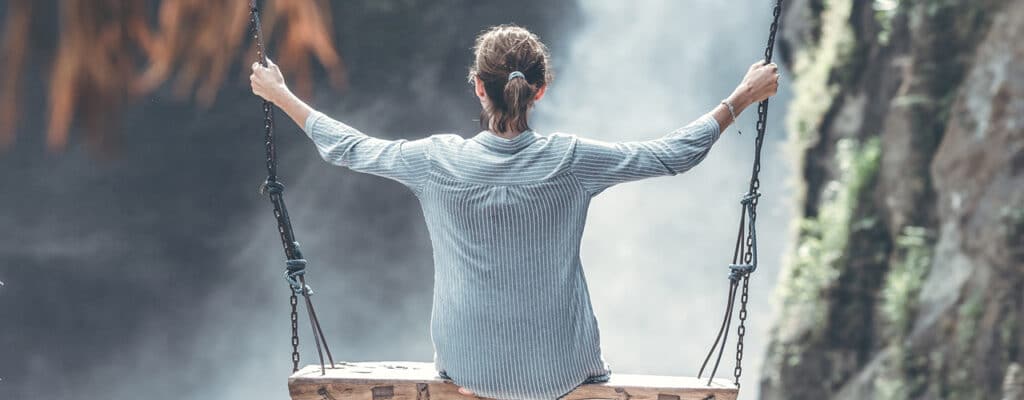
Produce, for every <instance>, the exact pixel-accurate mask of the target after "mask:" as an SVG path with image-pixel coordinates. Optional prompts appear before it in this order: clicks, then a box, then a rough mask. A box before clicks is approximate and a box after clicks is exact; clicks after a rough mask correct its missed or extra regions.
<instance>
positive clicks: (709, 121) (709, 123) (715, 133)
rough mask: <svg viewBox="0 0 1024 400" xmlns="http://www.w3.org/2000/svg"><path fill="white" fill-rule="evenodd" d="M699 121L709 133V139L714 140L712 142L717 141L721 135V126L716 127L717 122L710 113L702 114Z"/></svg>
mask: <svg viewBox="0 0 1024 400" xmlns="http://www.w3.org/2000/svg"><path fill="white" fill-rule="evenodd" d="M701 119H703V120H704V121H701V122H702V123H703V124H704V126H705V127H706V128H707V129H708V130H710V131H711V137H712V138H714V140H718V137H719V136H720V135H721V134H722V129H721V126H720V125H718V120H717V119H715V117H714V116H713V115H711V114H710V113H708V114H704V116H702V117H701Z"/></svg>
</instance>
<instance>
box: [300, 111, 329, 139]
mask: <svg viewBox="0 0 1024 400" xmlns="http://www.w3.org/2000/svg"><path fill="white" fill-rule="evenodd" d="M323 116H324V114H323V113H321V112H319V111H316V110H313V112H311V113H309V116H307V117H306V122H305V124H303V126H302V131H303V132H305V133H306V136H309V138H310V139H312V138H313V125H315V124H316V121H317V120H318V119H320V118H321V117H323Z"/></svg>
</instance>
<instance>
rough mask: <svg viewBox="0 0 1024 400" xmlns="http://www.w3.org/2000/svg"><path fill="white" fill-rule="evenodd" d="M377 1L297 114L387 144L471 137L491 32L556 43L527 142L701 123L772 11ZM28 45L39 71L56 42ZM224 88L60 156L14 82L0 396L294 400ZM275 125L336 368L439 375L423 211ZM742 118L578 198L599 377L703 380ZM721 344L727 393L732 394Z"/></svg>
mask: <svg viewBox="0 0 1024 400" xmlns="http://www.w3.org/2000/svg"><path fill="white" fill-rule="evenodd" d="M374 4H375V6H355V5H347V4H346V5H332V8H333V14H334V16H335V20H336V27H337V30H338V32H337V34H336V39H337V41H338V47H339V50H340V53H341V54H342V55H343V57H345V58H346V62H347V64H348V66H349V68H350V81H351V82H352V85H351V87H350V88H349V89H348V90H347V91H346V92H344V93H338V92H333V91H331V90H329V89H328V88H327V86H326V85H323V86H322V87H318V89H317V91H316V94H315V97H314V98H312V99H310V103H311V104H313V105H314V106H315V107H316V108H318V109H320V110H321V111H324V112H325V113H327V114H328V115H330V116H332V117H334V118H337V119H340V120H343V121H345V122H346V123H349V124H350V125H352V126H354V127H357V128H359V129H361V130H363V131H364V132H366V133H368V134H371V135H376V136H379V137H384V138H418V137H423V136H426V135H429V134H432V133H444V132H453V133H459V134H461V135H463V136H467V137H468V136H471V135H472V134H475V133H476V132H477V131H478V129H479V128H478V127H477V125H476V121H474V120H473V119H474V118H476V117H477V114H478V111H479V109H478V107H479V106H478V103H477V102H476V99H475V98H474V97H473V96H472V93H471V91H470V88H469V86H468V85H467V84H466V83H465V73H466V67H467V66H468V63H469V61H470V59H471V55H470V47H471V46H472V41H473V37H474V35H475V33H476V32H478V31H480V30H481V29H484V28H485V27H487V26H489V25H493V24H498V23H506V22H515V23H520V24H522V25H524V26H527V27H528V28H530V29H531V30H533V31H535V32H537V33H538V34H539V35H540V36H541V38H542V39H543V40H544V41H545V42H546V43H547V44H548V45H549V47H551V50H552V53H553V60H554V68H555V74H556V78H555V81H554V83H553V84H552V86H551V87H550V89H549V92H548V95H547V97H545V99H544V100H542V101H541V102H540V103H538V106H537V109H536V114H535V116H534V122H533V125H534V128H535V129H537V130H538V131H539V132H540V133H542V134H546V133H550V132H555V131H561V132H569V133H575V134H578V135H581V136H586V137H592V138H597V139H602V140H609V141H614V140H638V139H647V138H656V137H659V136H662V135H664V134H666V133H668V132H670V131H671V130H673V129H675V128H677V127H679V126H683V125H685V124H687V123H689V122H690V121H692V120H693V119H696V118H697V117H699V116H700V115H701V114H703V113H704V112H706V111H708V110H710V109H711V108H712V107H714V106H715V105H716V104H718V101H720V100H721V99H723V98H724V97H725V96H727V95H728V94H729V92H730V91H731V90H732V89H733V87H734V86H735V85H736V84H737V83H738V82H739V80H740V78H741V77H742V76H743V73H744V72H745V71H746V69H747V67H748V66H749V65H750V64H751V63H752V62H754V61H756V60H758V59H760V58H761V54H762V52H763V46H764V42H765V40H766V35H767V29H768V24H769V23H770V19H769V17H770V9H769V5H768V4H767V3H766V4H760V5H755V6H750V5H748V6H746V7H736V6H735V5H728V4H724V3H722V2H715V1H710V0H704V1H689V2H672V1H657V2H655V1H650V2H643V3H639V4H638V3H633V2H629V3H627V2H616V1H603V2H599V1H579V2H576V3H570V2H558V3H556V4H557V5H551V4H549V2H544V1H529V2H518V3H516V4H514V5H504V4H503V3H496V2H495V3H478V2H465V1H448V2H436V3H434V2H432V3H431V4H430V5H422V4H421V5H418V6H411V5H403V4H399V3H392V2H375V3H374ZM631 5H632V7H631ZM360 7H362V8H360ZM39 41H40V43H38V46H35V47H34V48H41V49H42V50H37V51H38V52H39V53H40V54H41V55H38V56H37V59H36V61H40V60H41V59H42V57H43V56H44V55H45V54H47V53H46V52H47V50H46V49H47V46H51V47H52V44H53V43H52V38H50V37H45V36H44V37H42V38H40V39H39ZM51 51H52V50H51ZM271 57H273V53H272V52H271ZM233 76H234V78H233V79H234V80H233V81H232V82H230V85H231V87H230V88H228V89H226V90H225V91H224V93H222V95H221V96H220V97H219V98H218V100H217V102H216V103H215V104H214V106H213V107H211V108H210V109H196V108H194V107H193V106H191V105H188V104H184V103H183V102H180V101H176V100H174V99H173V98H172V96H171V95H170V92H171V90H170V88H164V89H162V90H161V91H160V93H158V94H156V95H154V96H152V97H150V98H147V99H144V101H140V102H139V103H138V104H132V105H130V106H129V107H128V108H127V109H126V110H124V118H123V121H122V125H121V129H122V130H123V132H124V133H123V143H122V151H121V153H120V154H119V156H118V157H117V158H115V159H113V160H106V161H101V160H98V159H97V158H96V157H94V156H93V155H91V154H89V152H88V151H86V149H84V148H82V146H80V143H77V144H78V145H76V142H75V141H74V140H73V141H72V142H71V143H70V146H69V150H67V151H66V152H65V153H64V154H60V155H52V154H45V153H44V152H43V151H42V150H41V149H42V139H41V136H42V135H41V134H38V133H39V132H42V131H44V130H45V124H44V121H43V120H42V118H41V117H39V115H40V114H42V113H43V112H44V110H45V106H46V103H45V100H44V98H43V97H42V96H43V93H45V91H46V90H45V89H46V81H45V79H46V77H45V75H34V76H32V77H31V78H30V79H29V80H28V82H27V86H28V87H27V90H26V91H25V92H26V93H27V96H26V97H25V99H24V100H23V102H22V105H23V109H25V110H26V111H25V113H26V117H25V123H24V124H23V125H22V127H21V131H22V132H21V133H20V136H19V137H18V141H17V142H16V144H15V147H14V148H13V149H12V150H9V151H8V152H7V153H6V154H4V155H3V156H0V171H3V172H0V174H3V175H2V176H3V181H4V182H5V183H7V184H8V185H10V186H9V187H11V188H13V189H12V190H9V191H7V192H6V193H5V194H3V195H0V208H2V209H4V211H3V212H2V213H0V224H2V226H4V227H8V229H4V230H3V232H4V233H3V234H2V235H3V240H0V259H2V260H3V261H2V264H0V281H3V282H4V283H5V286H3V287H0V301H2V302H3V307H2V308H0V320H2V321H4V322H3V325H2V328H0V378H2V380H0V398H4V399H8V398H9V399H41V398H48V399H101V398H102V399H129V398H137V397H147V398H150V399H213V398H217V399H253V398H285V397H287V388H286V378H287V376H288V375H289V374H290V372H291V362H290V359H289V355H290V346H289V337H288V336H289V333H290V332H289V322H288V302H287V298H288V294H289V292H288V287H287V285H286V284H285V282H284V279H283V269H284V262H283V255H282V251H281V249H280V244H279V239H278V237H277V233H276V232H275V226H274V222H273V218H272V215H271V211H270V205H269V204H267V203H268V202H267V201H266V199H265V198H263V197H261V196H259V195H258V194H257V193H256V187H257V185H258V184H259V183H260V182H261V181H262V179H263V177H264V174H265V171H264V170H262V139H261V138H260V135H261V133H262V132H261V129H260V128H261V124H262V117H261V110H260V106H259V102H258V101H257V100H256V99H254V98H253V97H252V95H251V93H249V92H248V91H247V89H248V88H247V87H246V83H247V82H246V81H245V79H244V76H245V74H244V72H243V71H239V73H238V74H236V75H233ZM320 78H321V79H319V80H318V82H320V81H323V79H322V78H323V77H320ZM788 97H789V93H788V91H787V89H786V85H785V81H783V85H782V89H781V91H780V94H779V95H778V96H777V97H776V98H774V99H773V102H772V107H771V109H770V113H769V124H768V136H767V137H768V139H767V140H766V144H765V150H764V151H765V154H764V158H763V159H762V173H761V183H762V184H761V187H762V192H763V196H762V198H761V202H760V206H759V209H758V211H759V214H758V231H759V242H758V243H759V245H760V248H759V254H760V268H759V269H758V271H757V272H756V273H755V275H754V277H753V278H752V280H751V282H752V283H751V294H750V299H751V303H750V305H749V309H750V319H749V320H748V322H747V324H748V325H747V332H748V334H747V341H746V352H745V359H744V375H743V382H744V389H743V391H742V393H741V398H744V399H753V398H756V392H755V391H756V387H757V385H756V382H757V380H758V373H759V367H760V362H761V358H762V355H763V351H764V350H763V349H764V345H765V340H766V338H767V334H766V333H767V329H768V327H769V325H770V321H771V319H772V318H771V317H772V315H771V314H772V308H771V291H772V288H773V286H774V282H775V280H776V274H777V271H778V264H779V260H780V258H781V254H782V252H783V249H784V248H785V246H786V245H787V243H786V240H787V237H786V232H787V231H788V227H787V224H788V220H789V217H790V210H789V207H790V206H789V204H790V199H789V198H788V196H789V195H790V193H791V192H792V190H791V189H790V188H788V187H787V186H786V183H785V181H786V177H787V176H788V175H789V173H790V171H789V169H788V168H789V166H788V165H786V163H785V160H784V157H783V156H782V153H781V149H782V143H783V141H784V137H785V135H784V133H783V130H782V129H781V126H782V125H781V120H782V118H781V117H782V115H783V113H784V108H785V103H786V102H787V99H788ZM277 118H278V124H277V125H278V135H279V149H280V150H279V151H280V152H281V154H280V158H281V159H280V165H281V179H282V181H283V182H284V183H285V185H286V186H287V188H288V189H287V192H286V195H285V196H286V199H287V202H288V206H289V211H290V213H291V217H292V221H293V223H294V225H295V229H296V236H297V239H298V240H299V242H300V243H301V245H302V249H303V251H304V253H305V255H306V257H307V258H308V259H309V261H310V266H309V272H308V275H307V277H308V279H309V283H310V285H311V286H312V287H313V289H314V290H315V294H314V296H313V300H314V302H315V304H316V307H317V311H318V314H319V316H320V319H321V323H322V324H323V326H324V331H325V333H326V334H327V337H328V341H329V343H330V345H331V349H332V351H333V353H334V356H335V359H336V360H338V361H341V360H344V361H364V360H414V361H429V360H431V358H432V347H431V343H430V336H429V318H430V306H431V304H430V299H431V293H432V276H433V270H432V264H431V249H430V240H429V237H428V236H427V231H426V227H425V225H424V223H423V220H422V218H423V217H422V214H421V211H420V209H419V207H418V204H417V203H416V200H415V197H414V196H413V195H412V194H411V193H410V192H408V190H407V189H405V188H404V187H402V186H401V185H399V184H398V183H395V182H391V181H387V180H384V179H381V178H378V177H374V176H368V175H363V174H358V173H354V172H351V171H348V170H346V169H344V168H338V167H334V166H331V165H328V164H326V163H324V162H323V161H322V160H320V159H319V157H318V156H317V154H316V152H315V149H314V148H313V146H312V145H311V144H310V143H309V142H308V139H306V138H305V136H303V134H302V133H301V131H300V130H299V128H298V127H297V126H295V125H294V124H292V123H291V122H290V121H288V120H287V119H286V118H287V117H286V116H284V115H283V114H281V113H278V114H277ZM754 120H755V108H754V107H751V108H749V109H748V110H747V111H745V112H744V113H743V115H742V116H741V117H740V119H739V121H738V123H737V124H736V125H734V126H733V127H730V128H729V129H728V130H726V131H725V132H723V133H722V137H721V139H720V140H719V142H718V143H717V144H716V145H715V148H714V149H713V150H712V151H711V153H710V155H709V156H708V157H707V158H706V159H705V160H704V161H703V162H702V163H701V164H700V165H698V166H697V167H696V168H694V169H693V170H692V171H689V172H687V173H685V174H682V175H679V176H676V177H662V178H653V179H649V180H645V181H640V182H632V183H627V184H623V185H619V186H617V187H614V188H611V189H609V190H607V191H605V192H604V193H602V194H601V195H600V196H598V197H597V198H596V199H595V201H594V202H593V205H592V207H591V210H590V218H589V220H588V223H587V228H586V231H585V234H584V242H583V249H582V259H583V265H584V269H585V272H586V276H587V279H588V283H589V287H590V291H591V295H592V301H593V305H594V309H595V312H596V314H597V317H598V320H599V324H600V327H601V339H602V347H603V351H604V355H605V358H606V360H607V361H608V362H609V364H610V365H611V367H612V369H613V371H614V372H620V373H646V374H666V375H694V374H696V372H697V369H698V368H699V365H700V362H701V360H702V359H703V356H704V354H705V353H706V351H707V349H708V346H710V345H711V342H712V341H713V340H714V334H715V333H716V329H717V327H718V323H719V322H720V318H721V313H722V312H723V311H724V309H723V307H724V304H725V292H726V288H727V286H726V285H727V279H726V277H727V274H728V272H727V268H726V266H727V264H728V263H729V261H730V258H731V250H732V245H733V240H734V239H735V228H736V224H737V220H738V218H739V211H740V207H739V198H740V195H741V193H742V192H744V191H745V188H746V186H747V180H748V179H749V173H750V168H751V162H752V149H753V136H754V130H753V122H754ZM737 128H740V129H741V130H742V131H743V132H744V133H743V135H737ZM299 328H300V333H301V338H302V351H301V355H302V359H303V364H310V363H314V362H316V352H315V347H314V346H313V345H312V341H311V340H312V337H311V336H310V330H309V326H308V322H307V321H306V320H305V315H304V314H302V313H300V325H299ZM734 336H735V335H734V334H733V335H731V336H730V337H731V338H734ZM727 349H728V350H727V353H726V356H724V357H723V364H722V367H721V368H720V370H719V377H728V376H731V371H732V366H733V363H732V357H731V355H732V351H733V343H732V341H731V340H730V343H729V345H728V346H727Z"/></svg>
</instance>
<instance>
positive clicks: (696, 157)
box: [572, 114, 720, 196]
mask: <svg viewBox="0 0 1024 400" xmlns="http://www.w3.org/2000/svg"><path fill="white" fill-rule="evenodd" d="M719 135H720V131H719V126H718V121H716V120H715V118H714V117H713V116H711V114H705V115H704V116H702V117H700V118H698V119H696V120H694V121H693V122H691V123H690V124H688V125H686V126H683V127H681V128H679V129H676V130H674V131H672V132H671V133H669V134H668V135H665V136H664V137H661V138H658V139H652V140H642V141H628V142H605V141H600V140H594V139H587V138H582V137H581V138H578V139H577V142H576V148H575V150H574V152H573V159H572V171H573V174H574V175H576V177H577V179H579V181H580V183H582V185H583V187H584V188H585V189H586V190H587V192H589V193H590V195H591V196H593V195H597V194H598V193H600V192H602V191H604V190H605V189H607V188H609V187H611V186H613V185H615V184H618V183H623V182H629V181H635V180H639V179H644V178H650V177H655V176H665V175H676V174H680V173H683V172H686V171H687V170H689V169H690V168H693V167H694V166H695V165H697V164H698V163H700V162H701V161H702V160H704V157H705V156H707V154H708V152H709V151H710V150H711V145H713V144H714V143H715V141H717V140H718V137H719Z"/></svg>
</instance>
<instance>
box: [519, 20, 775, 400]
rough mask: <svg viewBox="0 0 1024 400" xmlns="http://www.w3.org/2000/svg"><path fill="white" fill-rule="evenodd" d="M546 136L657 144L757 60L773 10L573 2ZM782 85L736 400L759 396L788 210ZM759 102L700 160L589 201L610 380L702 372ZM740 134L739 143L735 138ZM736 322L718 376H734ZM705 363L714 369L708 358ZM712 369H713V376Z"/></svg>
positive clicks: (591, 268)
mask: <svg viewBox="0 0 1024 400" xmlns="http://www.w3.org/2000/svg"><path fill="white" fill-rule="evenodd" d="M579 4H580V6H581V8H582V21H583V24H582V26H581V29H579V30H578V31H577V32H576V33H575V35H574V36H573V39H572V40H571V42H570V43H569V46H568V48H567V49H566V51H565V53H564V55H563V56H562V57H561V58H556V59H557V60H562V61H563V62H562V63H561V65H558V66H560V67H561V68H560V69H559V70H556V74H558V75H556V78H555V83H554V85H553V86H552V87H551V89H550V92H549V94H548V97H547V98H546V99H545V100H542V102H543V101H547V104H545V105H541V106H538V112H539V114H540V115H539V117H540V118H539V120H538V121H539V125H540V126H541V130H554V131H564V132H571V133H575V134H578V135H581V136H587V137H592V138H596V139H602V140H608V141H620V140H643V139H652V138H656V137H660V136H663V135H665V134H667V133H669V132H671V131H672V130H674V129H676V128H677V127H680V126H683V125H686V124H688V123H689V122H690V121H692V120H694V119H696V118H697V117H699V116H701V115H702V114H704V113H705V112H708V111H710V110H711V109H712V108H713V107H715V106H716V105H717V104H718V102H719V101H720V100H722V99H724V98H725V97H727V96H728V95H729V94H730V93H731V92H732V90H733V89H734V88H735V87H736V85H737V84H738V83H739V81H740V79H741V78H742V77H743V74H744V73H745V72H746V69H747V68H748V67H749V66H750V64H752V63H753V62H754V61H757V60H760V59H761V58H763V51H764V46H765V42H766V40H767V31H768V25H769V24H770V23H771V19H770V16H771V9H770V8H769V6H770V4H768V3H764V4H761V5H760V6H747V7H737V6H736V5H735V4H731V3H727V2H719V1H688V2H678V1H659V2H644V3H642V5H643V6H642V7H631V6H630V4H629V3H624V2H610V1H609V2H590V1H586V2H580V3H579ZM788 97H789V92H788V90H787V89H786V86H785V85H784V84H783V85H782V87H781V89H780V93H779V95H777V96H776V97H774V98H773V99H772V104H771V105H772V106H771V107H769V115H768V129H767V134H766V140H765V144H764V149H763V153H764V156H763V158H762V166H761V174H760V180H761V192H762V193H763V196H762V197H761V199H760V204H759V206H758V218H757V223H758V244H759V253H758V254H759V256H760V257H759V261H760V262H759V267H758V270H757V271H756V272H755V273H754V275H753V276H752V278H751V286H750V303H749V305H748V309H749V312H750V316H749V318H748V321H747V335H746V339H745V351H744V364H743V377H742V378H743V379H742V383H743V384H744V386H743V389H742V390H741V391H740V398H744V399H754V398H756V391H757V381H758V379H759V375H760V374H759V372H760V365H761V361H762V358H763V353H764V350H763V349H764V346H765V344H766V339H767V330H768V327H769V325H770V322H771V319H772V318H771V317H772V315H771V312H772V307H771V301H770V297H771V292H772V288H773V286H774V283H775V281H776V275H777V274H778V270H779V262H780V258H781V254H782V251H783V249H784V247H785V246H786V244H787V238H786V232H787V231H788V225H787V224H788V220H789V218H790V215H791V212H790V210H789V204H790V199H789V197H788V196H789V195H790V193H791V192H792V191H791V190H790V189H789V188H788V187H787V184H786V182H785V181H786V177H787V176H788V174H789V173H790V171H789V165H787V164H786V163H785V159H784V157H783V156H782V151H781V150H782V145H783V142H784V139H785V134H784V133H783V130H782V129H781V126H782V124H781V121H782V116H783V115H784V109H785V103H786V102H787V99H788ZM754 121H756V105H752V106H751V107H749V108H748V109H747V110H746V111H745V112H744V113H743V114H742V116H741V117H740V118H739V119H738V123H737V124H734V125H733V126H730V127H729V128H728V129H726V130H725V131H723V132H722V135H721V137H720V139H719V141H718V142H717V143H716V144H715V146H714V148H713V149H712V150H711V152H710V153H709V155H708V157H707V158H706V159H705V160H704V161H703V162H702V163H701V164H700V165H698V166H697V167H695V168H694V169H692V170H690V171H688V172H686V173H683V174H680V175H678V176H674V177H657V178H651V179H646V180H642V181H638V182H631V183H626V184H623V185H619V186H617V187H613V188H611V189H609V190H607V191H606V192H604V193H602V194H601V195H599V196H598V197H597V198H595V200H594V202H593V203H592V206H591V209H590V215H589V218H588V222H587V228H586V230H585V232H584V237H583V244H582V255H581V257H582V260H583V265H584V269H585V270H586V275H587V279H588V282H589V285H590V288H591V296H592V301H593V304H594V310H595V313H596V315H597V318H598V322H599V324H600V326H601V341H602V349H603V352H604V354H605V358H606V360H607V361H608V362H609V364H610V365H611V366H612V370H613V371H616V372H626V373H645V374H659V375H691V376H696V374H697V372H698V370H699V368H700V363H701V362H702V361H703V359H704V357H705V355H706V354H707V351H708V349H709V347H710V346H711V344H712V342H713V341H714V337H715V334H716V333H717V329H718V324H719V323H720V322H721V318H722V315H723V312H724V310H725V309H724V307H725V299H726V293H727V282H728V279H727V275H728V268H727V266H728V264H729V263H730V262H731V260H732V250H733V245H734V241H735V238H736V228H737V223H738V220H739V216H740V215H739V213H740V204H739V199H740V197H741V194H742V193H743V192H745V191H746V188H747V185H748V182H749V179H750V171H751V167H752V162H753V139H754V134H755V131H754V129H753V125H754ZM737 128H739V130H740V131H743V135H738V134H737ZM735 336H736V335H735V325H733V332H732V333H731V334H730V341H729V343H728V345H727V347H726V349H727V350H726V353H725V355H724V356H723V359H722V364H721V367H719V372H718V375H717V376H718V377H726V378H729V379H730V380H731V379H732V372H733V366H734V365H735V361H734V356H733V354H734V352H735V347H734V340H735ZM712 362H713V361H712ZM709 370H710V367H709Z"/></svg>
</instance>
